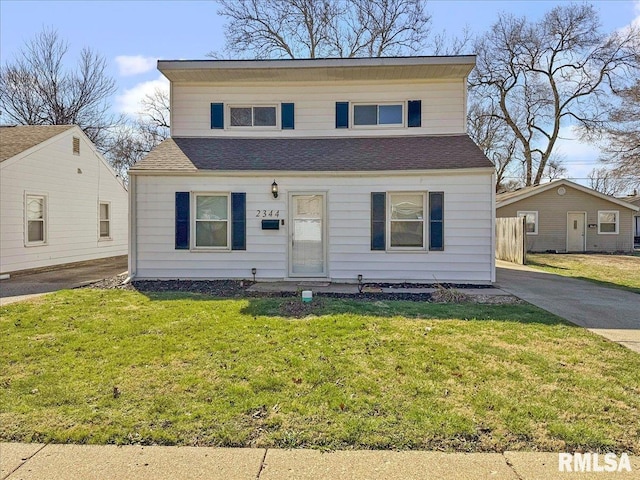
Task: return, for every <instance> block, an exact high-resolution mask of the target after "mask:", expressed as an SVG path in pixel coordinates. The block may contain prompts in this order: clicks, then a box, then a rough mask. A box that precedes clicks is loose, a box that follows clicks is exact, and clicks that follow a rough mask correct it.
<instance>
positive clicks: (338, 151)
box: [131, 135, 493, 173]
mask: <svg viewBox="0 0 640 480" xmlns="http://www.w3.org/2000/svg"><path fill="white" fill-rule="evenodd" d="M491 167H493V165H492V163H491V162H490V161H489V159H488V158H487V157H486V156H485V155H484V154H483V153H482V151H481V150H480V149H479V148H478V147H477V146H476V144H475V143H474V142H473V140H471V138H469V137H468V136H467V135H448V136H410V137H409V136H393V137H358V138H353V137H336V138H228V137H227V138H222V137H206V138H201V137H199V138H186V137H175V138H169V139H167V140H165V141H164V142H162V143H161V144H160V145H159V146H158V147H156V148H155V149H154V150H153V151H152V152H151V153H149V155H147V156H146V157H145V158H144V159H143V160H141V161H140V162H138V163H137V164H135V165H134V166H133V167H132V168H131V172H133V173H135V172H141V173H142V172H150V171H155V170H161V171H176V172H189V171H190V172H195V171H198V170H220V171H268V170H286V171H307V172H311V171H343V172H349V171H389V170H439V169H459V168H491Z"/></svg>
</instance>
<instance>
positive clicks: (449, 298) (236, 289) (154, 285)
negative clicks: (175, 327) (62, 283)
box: [82, 274, 524, 316]
mask: <svg viewBox="0 0 640 480" xmlns="http://www.w3.org/2000/svg"><path fill="white" fill-rule="evenodd" d="M126 279H127V275H126V274H124V275H118V276H115V277H112V278H107V279H104V280H101V281H99V282H95V283H92V284H90V285H86V286H84V287H82V288H98V289H105V290H111V289H118V290H133V291H138V292H141V293H164V292H184V293H196V294H200V295H207V296H211V297H221V298H241V297H246V298H258V297H260V298H266V297H270V298H288V297H291V298H295V297H299V296H300V294H299V292H254V291H250V290H248V289H249V287H251V286H252V285H253V284H254V282H252V281H250V280H179V279H177V280H134V281H133V282H126ZM367 287H371V289H374V290H377V289H380V288H387V289H397V291H394V292H379V291H367V290H369V289H366V290H365V291H363V292H361V293H354V294H350V293H322V292H314V296H315V297H316V298H344V299H354V300H368V301H378V300H407V301H412V302H433V303H483V304H484V303H487V304H519V303H524V302H523V301H522V300H520V299H519V298H517V297H514V296H512V295H490V294H479V293H475V294H473V295H471V294H467V293H464V289H473V290H483V289H489V288H491V286H489V285H474V286H469V285H458V284H425V283H399V284H394V283H376V284H367ZM408 288H430V289H433V288H435V289H436V291H435V292H434V293H427V292H425V293H407V292H404V291H403V290H404V289H408ZM294 303H295V304H296V307H295V309H296V310H300V312H302V313H303V311H304V309H305V308H307V309H310V308H314V307H309V306H302V307H301V306H299V305H298V303H301V302H291V304H292V305H293V304H294ZM314 303H315V302H314ZM291 313H294V312H291ZM295 316H298V315H295ZM303 316H304V315H303Z"/></svg>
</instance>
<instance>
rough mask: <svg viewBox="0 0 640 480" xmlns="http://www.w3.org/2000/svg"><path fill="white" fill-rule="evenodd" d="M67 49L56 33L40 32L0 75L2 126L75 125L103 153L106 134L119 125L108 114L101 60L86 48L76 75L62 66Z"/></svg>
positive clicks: (109, 86) (109, 90)
mask: <svg viewBox="0 0 640 480" xmlns="http://www.w3.org/2000/svg"><path fill="white" fill-rule="evenodd" d="M67 53H68V44H67V43H66V42H65V41H64V40H62V39H61V38H60V37H59V35H58V33H57V32H56V31H55V30H43V31H42V32H41V33H40V34H38V35H36V36H35V37H34V38H33V39H32V40H31V41H29V42H28V43H26V44H25V46H24V47H23V48H22V50H21V51H20V53H19V55H18V57H17V58H16V60H15V61H14V62H13V63H9V64H6V65H4V66H3V67H2V68H1V70H0V112H1V113H2V120H3V122H5V123H7V121H8V122H10V123H15V124H21V125H71V124H75V125H78V126H79V127H80V128H82V130H83V131H84V132H85V133H86V134H87V136H88V137H89V138H90V139H91V140H92V141H93V142H94V143H95V144H96V145H97V146H98V148H100V149H104V146H105V142H106V141H107V134H108V130H109V129H111V128H112V127H113V126H114V125H116V124H118V123H120V122H121V118H119V117H115V116H114V115H112V114H111V113H110V112H109V108H110V103H109V101H108V100H109V98H110V97H111V96H112V95H113V94H114V93H115V91H116V86H115V82H114V80H113V78H111V77H109V76H108V75H107V73H106V68H107V64H106V61H105V59H104V57H102V56H101V55H99V54H97V53H95V52H93V51H92V50H91V49H89V48H85V49H83V50H82V51H81V53H80V59H79V61H78V63H77V65H76V68H75V69H73V70H72V69H69V68H67V66H66V65H65V64H64V61H65V60H66V55H67Z"/></svg>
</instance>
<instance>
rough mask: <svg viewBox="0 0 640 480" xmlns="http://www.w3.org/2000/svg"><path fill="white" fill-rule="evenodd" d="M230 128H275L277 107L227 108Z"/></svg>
mask: <svg viewBox="0 0 640 480" xmlns="http://www.w3.org/2000/svg"><path fill="white" fill-rule="evenodd" d="M229 118H230V126H232V127H276V126H277V107H276V106H275V105H262V106H232V107H229Z"/></svg>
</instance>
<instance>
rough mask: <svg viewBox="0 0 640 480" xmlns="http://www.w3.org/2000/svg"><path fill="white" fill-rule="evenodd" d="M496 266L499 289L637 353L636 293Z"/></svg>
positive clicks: (639, 303) (639, 316) (639, 298)
mask: <svg viewBox="0 0 640 480" xmlns="http://www.w3.org/2000/svg"><path fill="white" fill-rule="evenodd" d="M496 266H497V267H498V268H497V269H496V275H497V281H496V284H497V286H498V287H499V288H501V289H502V290H505V291H507V292H509V293H511V294H513V295H515V296H517V297H520V298H521V299H523V300H526V301H527V302H529V303H532V304H534V305H536V306H538V307H540V308H542V309H544V310H546V311H548V312H551V313H554V314H556V315H558V316H559V317H562V318H565V319H567V320H569V321H570V322H572V323H575V324H576V325H579V326H581V327H585V328H586V329H588V330H590V331H592V332H594V333H597V334H598V335H602V336H603V337H605V338H608V339H609V340H612V341H614V342H618V343H619V344H621V345H624V346H625V347H627V348H629V349H631V350H634V351H636V352H638V353H640V295H638V294H637V293H633V292H627V291H625V290H620V289H617V288H609V287H602V286H600V285H597V284H595V283H591V282H587V281H585V280H578V279H575V278H569V277H563V276H560V275H554V274H552V273H547V272H543V271H540V270H535V269H533V268H530V267H526V266H522V265H516V264H513V263H508V262H502V261H497V262H496ZM639 478H640V477H639Z"/></svg>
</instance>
